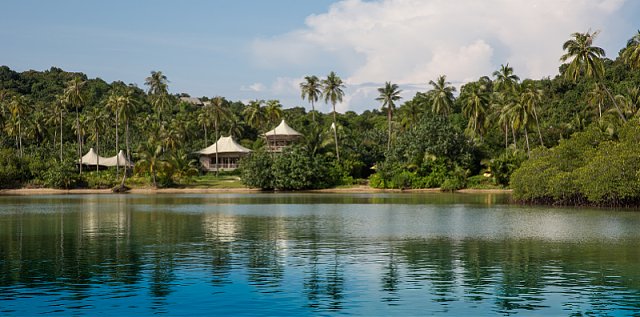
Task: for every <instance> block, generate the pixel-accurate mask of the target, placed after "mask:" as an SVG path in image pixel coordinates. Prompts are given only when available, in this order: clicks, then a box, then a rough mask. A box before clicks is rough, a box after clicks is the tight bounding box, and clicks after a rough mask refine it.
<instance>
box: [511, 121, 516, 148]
mask: <svg viewBox="0 0 640 317" xmlns="http://www.w3.org/2000/svg"><path fill="white" fill-rule="evenodd" d="M511 134H512V135H513V146H514V148H515V149H516V150H517V149H518V143H517V142H516V130H515V129H514V128H513V124H512V125H511Z"/></svg>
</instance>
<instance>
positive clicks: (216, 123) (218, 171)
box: [214, 119, 220, 177]
mask: <svg viewBox="0 0 640 317" xmlns="http://www.w3.org/2000/svg"><path fill="white" fill-rule="evenodd" d="M214 124H215V126H216V177H218V174H219V173H220V168H219V167H218V145H219V144H218V120H217V119H216V120H215V121H214Z"/></svg>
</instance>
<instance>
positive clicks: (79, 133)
mask: <svg viewBox="0 0 640 317" xmlns="http://www.w3.org/2000/svg"><path fill="white" fill-rule="evenodd" d="M76 128H77V132H78V156H80V175H82V130H80V117H79V115H78V105H76Z"/></svg>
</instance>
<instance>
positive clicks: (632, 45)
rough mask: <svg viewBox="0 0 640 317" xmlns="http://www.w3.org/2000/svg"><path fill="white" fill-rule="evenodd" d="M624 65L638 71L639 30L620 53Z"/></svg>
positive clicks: (639, 61) (639, 57) (639, 58)
mask: <svg viewBox="0 0 640 317" xmlns="http://www.w3.org/2000/svg"><path fill="white" fill-rule="evenodd" d="M622 57H623V58H624V61H625V63H627V64H629V66H630V67H631V68H632V69H633V68H637V69H640V30H638V34H636V35H634V36H633V37H632V38H631V39H629V41H628V42H627V48H626V49H625V50H624V52H623V53H622Z"/></svg>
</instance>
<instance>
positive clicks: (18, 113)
mask: <svg viewBox="0 0 640 317" xmlns="http://www.w3.org/2000/svg"><path fill="white" fill-rule="evenodd" d="M29 108H30V106H29V103H28V99H27V97H25V96H22V95H18V96H13V98H11V103H10V104H9V110H11V113H12V114H13V115H14V116H15V117H17V118H18V139H19V142H20V143H19V148H18V150H19V151H20V164H21V166H22V164H24V151H23V149H22V124H21V117H22V115H23V114H25V112H27V111H29Z"/></svg>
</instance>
